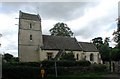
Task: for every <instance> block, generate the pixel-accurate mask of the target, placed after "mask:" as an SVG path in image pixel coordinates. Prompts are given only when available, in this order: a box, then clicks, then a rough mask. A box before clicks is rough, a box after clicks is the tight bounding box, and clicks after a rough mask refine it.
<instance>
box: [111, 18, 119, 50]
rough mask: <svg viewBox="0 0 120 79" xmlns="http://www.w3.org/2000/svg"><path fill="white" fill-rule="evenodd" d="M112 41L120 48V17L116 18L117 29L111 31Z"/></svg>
mask: <svg viewBox="0 0 120 79" xmlns="http://www.w3.org/2000/svg"><path fill="white" fill-rule="evenodd" d="M113 35H114V41H115V42H116V43H117V46H116V47H117V48H119V49H120V17H119V18H118V25H117V31H115V32H114V33H113Z"/></svg>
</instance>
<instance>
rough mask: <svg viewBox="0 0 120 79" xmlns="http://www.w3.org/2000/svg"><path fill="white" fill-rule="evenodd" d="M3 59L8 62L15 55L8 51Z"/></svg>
mask: <svg viewBox="0 0 120 79" xmlns="http://www.w3.org/2000/svg"><path fill="white" fill-rule="evenodd" d="M3 59H4V60H6V61H7V62H11V60H12V59H13V55H11V54H9V53H6V54H4V56H3Z"/></svg>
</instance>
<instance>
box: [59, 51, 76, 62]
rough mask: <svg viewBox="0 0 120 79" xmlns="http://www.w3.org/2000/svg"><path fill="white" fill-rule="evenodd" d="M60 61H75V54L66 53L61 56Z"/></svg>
mask: <svg viewBox="0 0 120 79" xmlns="http://www.w3.org/2000/svg"><path fill="white" fill-rule="evenodd" d="M60 60H67V61H74V60H75V58H74V54H73V52H69V53H65V54H63V55H62V56H61V58H60Z"/></svg>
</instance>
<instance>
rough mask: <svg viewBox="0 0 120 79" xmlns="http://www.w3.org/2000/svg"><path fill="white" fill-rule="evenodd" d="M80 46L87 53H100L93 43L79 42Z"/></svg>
mask: <svg viewBox="0 0 120 79" xmlns="http://www.w3.org/2000/svg"><path fill="white" fill-rule="evenodd" d="M79 45H80V46H81V48H82V49H83V51H85V52H98V49H97V48H96V46H95V45H94V44H93V43H88V42H79Z"/></svg>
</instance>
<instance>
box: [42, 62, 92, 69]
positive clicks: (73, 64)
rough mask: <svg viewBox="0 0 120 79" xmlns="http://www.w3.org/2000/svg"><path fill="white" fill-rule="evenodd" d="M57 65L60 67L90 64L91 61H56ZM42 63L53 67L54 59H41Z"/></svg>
mask: <svg viewBox="0 0 120 79" xmlns="http://www.w3.org/2000/svg"><path fill="white" fill-rule="evenodd" d="M56 64H57V66H60V67H74V66H82V67H84V66H90V65H91V63H90V62H89V61H56ZM42 65H43V66H44V67H47V68H48V67H54V66H55V61H43V62H42Z"/></svg>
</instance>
